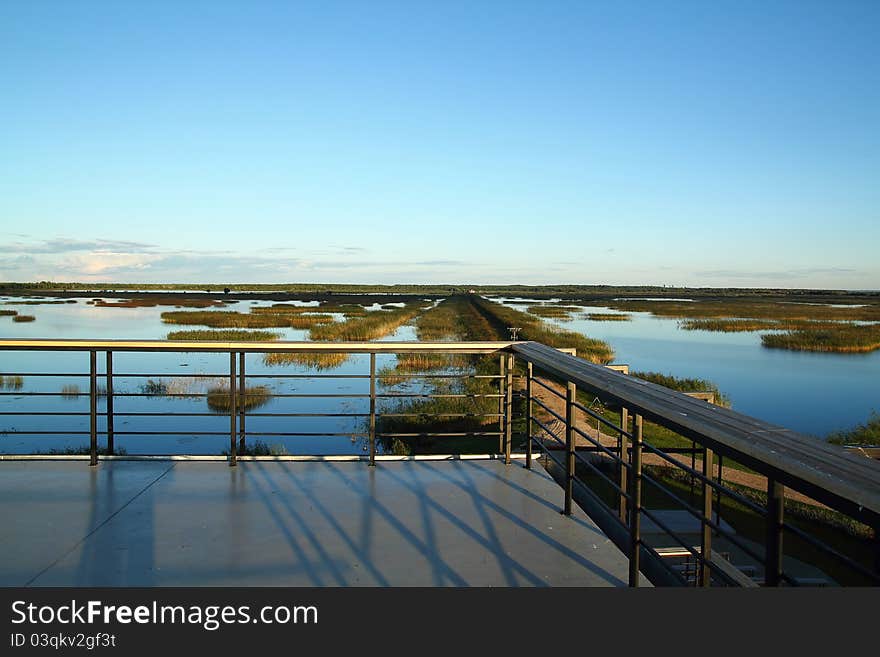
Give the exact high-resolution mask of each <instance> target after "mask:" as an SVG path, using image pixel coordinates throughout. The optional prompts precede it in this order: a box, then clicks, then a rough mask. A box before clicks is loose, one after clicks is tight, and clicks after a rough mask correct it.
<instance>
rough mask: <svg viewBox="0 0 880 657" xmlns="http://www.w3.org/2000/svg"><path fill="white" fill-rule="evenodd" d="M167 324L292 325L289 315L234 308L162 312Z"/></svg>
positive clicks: (252, 326) (218, 326)
mask: <svg viewBox="0 0 880 657" xmlns="http://www.w3.org/2000/svg"><path fill="white" fill-rule="evenodd" d="M162 321H163V322H165V323H166V324H186V325H189V326H210V327H212V328H282V327H288V326H290V321H291V317H290V316H289V315H277V314H263V315H258V314H248V313H240V312H237V311H234V310H215V311H200V310H179V311H170V312H164V313H162Z"/></svg>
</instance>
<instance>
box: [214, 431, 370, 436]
mask: <svg viewBox="0 0 880 657" xmlns="http://www.w3.org/2000/svg"><path fill="white" fill-rule="evenodd" d="M223 435H224V436H228V435H229V432H228V431H227V432H225V433H224V434H223ZM247 435H248V436H286V437H287V436H307V437H320V436H335V437H342V436H358V437H359V438H363V437H366V436H369V435H370V434H368V433H362V432H359V431H336V432H333V431H248V432H247Z"/></svg>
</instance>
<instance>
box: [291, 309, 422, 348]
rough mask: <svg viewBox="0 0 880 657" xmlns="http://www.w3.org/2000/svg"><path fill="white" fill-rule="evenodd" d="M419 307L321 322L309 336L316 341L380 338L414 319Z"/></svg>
mask: <svg viewBox="0 0 880 657" xmlns="http://www.w3.org/2000/svg"><path fill="white" fill-rule="evenodd" d="M418 313H419V310H418V309H417V308H411V307H406V308H400V309H396V310H377V311H374V312H370V313H367V314H365V315H364V316H363V317H353V318H351V319H349V320H348V321H345V322H334V323H333V324H319V325H317V326H313V327H312V328H311V330H310V331H309V337H310V338H311V339H312V340H314V341H316V342H321V341H323V342H348V341H351V342H363V341H368V340H378V339H379V338H382V337H385V336H386V335H389V334H391V333H393V332H394V331H396V330H397V329H398V328H399V327H401V326H403V325H404V324H406V323H407V322H408V321H410V320H411V319H413V318H414V317H415V316H416V315H417V314H418Z"/></svg>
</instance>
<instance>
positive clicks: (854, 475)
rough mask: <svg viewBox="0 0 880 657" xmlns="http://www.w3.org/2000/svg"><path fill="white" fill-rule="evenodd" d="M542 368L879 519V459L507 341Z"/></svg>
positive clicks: (867, 519) (873, 521)
mask: <svg viewBox="0 0 880 657" xmlns="http://www.w3.org/2000/svg"><path fill="white" fill-rule="evenodd" d="M511 349H512V350H513V352H514V353H515V354H516V355H517V356H518V357H521V358H523V359H524V360H526V361H527V362H530V363H532V364H533V365H535V366H536V367H540V368H541V369H542V370H545V371H548V372H550V373H553V374H555V375H557V376H560V377H562V378H563V379H565V380H567V381H571V382H574V383H575V384H576V385H578V386H579V387H583V388H585V389H587V390H590V391H592V392H597V393H601V394H602V395H603V396H604V397H605V398H607V399H610V400H612V401H614V402H616V403H619V404H621V405H622V406H624V407H626V408H627V409H629V411H630V412H634V413H638V414H640V415H642V416H643V417H645V419H648V420H651V421H653V422H656V423H657V424H661V425H663V426H665V427H667V428H669V429H672V430H673V431H675V432H677V433H679V434H681V435H682V436H684V437H686V438H688V439H694V440H697V441H698V442H701V443H703V444H705V445H707V446H708V447H710V448H712V449H714V450H715V451H722V452H727V453H729V454H733V455H734V458H736V459H737V460H739V461H740V462H742V463H743V465H746V466H748V467H751V468H753V469H755V470H756V471H758V472H761V473H762V474H764V475H766V476H768V477H770V478H772V479H773V480H775V481H778V482H780V483H782V484H784V485H786V486H789V487H791V488H793V489H795V490H798V491H800V492H803V493H804V494H806V495H808V496H810V497H812V498H813V499H816V500H817V501H819V502H823V503H825V504H828V506H831V507H834V508H837V509H840V510H841V511H844V512H846V513H847V514H848V515H851V516H852V517H854V518H858V519H861V521H862V522H864V523H865V524H869V525H872V526H877V524H878V523H880V462H877V461H876V460H874V459H868V458H864V457H859V456H855V455H853V454H850V453H848V452H847V450H845V449H844V448H842V447H840V448H839V447H836V446H834V445H829V444H827V443H824V442H822V441H820V440H817V439H816V438H810V437H809V436H804V435H802V434H799V433H797V432H795V431H792V430H790V429H785V428H783V427H780V426H777V425H773V424H770V423H767V422H764V421H763V420H758V419H756V418H753V417H750V416H748V415H744V414H742V413H737V412H736V411H732V410H730V409H726V408H722V407H719V406H713V405H709V404H706V403H705V402H702V401H700V400H697V399H694V398H692V397H689V396H687V395H685V394H683V393H680V392H676V391H674V390H670V389H669V388H665V387H663V386H660V385H657V384H654V383H650V382H648V381H643V380H640V379H636V378H633V377H628V376H625V375H623V374H620V373H618V372H615V371H612V370H609V369H608V368H605V367H602V366H599V365H594V364H592V363H589V362H587V361H585V360H583V359H579V358H575V357H572V356H569V355H567V354H563V353H560V352H559V351H557V350H556V349H553V348H551V347H548V346H546V345H543V344H540V343H536V342H520V343H515V344H513V345H511Z"/></svg>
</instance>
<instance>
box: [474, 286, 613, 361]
mask: <svg viewBox="0 0 880 657" xmlns="http://www.w3.org/2000/svg"><path fill="white" fill-rule="evenodd" d="M473 303H474V304H475V306H476V307H477V308H478V309H479V310H480V311H481V312H482V313H483V314H484V315H485V316H486V317H487V319H489V320H490V321H491V322H492V323H494V324H495V326H496V327H497V328H498V330H502V329H506V327H509V326H516V327H519V328H520V331H519V336H518V338H519V339H520V340H534V341H536V342H543V343H544V344H546V345H550V346H551V347H556V348H571V347H574V348H575V349H576V350H577V355H578V357H579V358H583V359H584V360H588V361H590V362H593V363H597V364H599V365H604V364H606V363H610V362H611V361H612V360H613V359H614V350H613V349H612V348H611V345H609V344H608V343H607V342H603V341H602V340H596V339H594V338H588V337H587V336H585V335H583V334H581V333H577V332H575V331H566V330H564V329H560V328H558V327H555V326H551V325H549V324H547V323H546V322H543V321H541V320H540V319H537V318H536V317H534V316H533V315H529V314H528V313H524V312H521V311H519V310H515V309H513V308H510V307H508V306H503V305H501V304H500V303H496V302H494V301H489V300H488V299H484V298H482V297H474V299H473Z"/></svg>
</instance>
